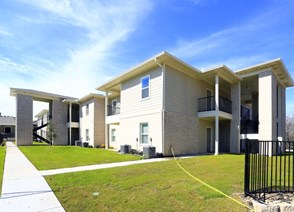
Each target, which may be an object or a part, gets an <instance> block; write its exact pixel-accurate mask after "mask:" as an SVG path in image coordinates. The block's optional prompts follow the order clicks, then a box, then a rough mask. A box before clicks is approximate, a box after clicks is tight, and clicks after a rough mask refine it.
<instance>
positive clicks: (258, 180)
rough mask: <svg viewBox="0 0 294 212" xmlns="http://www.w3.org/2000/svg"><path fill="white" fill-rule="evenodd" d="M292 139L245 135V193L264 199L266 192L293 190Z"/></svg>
mask: <svg viewBox="0 0 294 212" xmlns="http://www.w3.org/2000/svg"><path fill="white" fill-rule="evenodd" d="M293 147H294V141H258V140H249V139H246V150H245V175H244V193H245V196H251V197H253V198H254V199H256V200H258V201H261V202H265V200H266V194H268V193H284V192H292V193H293V192H294V151H293Z"/></svg>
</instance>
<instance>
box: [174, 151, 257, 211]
mask: <svg viewBox="0 0 294 212" xmlns="http://www.w3.org/2000/svg"><path fill="white" fill-rule="evenodd" d="M171 151H172V154H173V157H174V159H175V161H176V163H177V164H178V166H179V167H180V168H181V169H182V170H183V171H184V172H185V173H186V174H187V175H189V176H190V177H192V178H193V179H194V180H196V181H197V182H199V183H201V184H203V185H205V186H206V187H208V188H210V189H212V190H214V191H216V192H217V193H219V194H221V195H223V196H225V197H227V198H229V199H230V200H232V201H234V202H235V203H238V204H239V205H241V206H243V207H245V208H247V209H249V210H250V211H254V210H253V209H252V208H250V207H249V206H247V205H245V204H244V203H242V202H240V201H238V200H236V199H234V198H233V197H230V196H229V195H227V194H225V193H224V192H222V191H220V190H218V189H216V188H214V187H212V186H211V185H208V184H207V183H205V182H203V181H202V180H200V179H198V178H197V177H195V176H193V175H192V174H190V173H189V172H188V171H187V170H185V169H184V168H183V167H182V166H181V164H179V162H178V161H177V159H176V157H175V154H174V150H173V148H172V147H171Z"/></svg>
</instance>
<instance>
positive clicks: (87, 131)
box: [86, 129, 90, 141]
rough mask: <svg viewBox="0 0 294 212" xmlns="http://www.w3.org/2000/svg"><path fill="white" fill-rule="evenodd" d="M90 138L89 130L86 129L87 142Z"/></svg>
mask: <svg viewBox="0 0 294 212" xmlns="http://www.w3.org/2000/svg"><path fill="white" fill-rule="evenodd" d="M89 140H90V137H89V129H86V141H89Z"/></svg>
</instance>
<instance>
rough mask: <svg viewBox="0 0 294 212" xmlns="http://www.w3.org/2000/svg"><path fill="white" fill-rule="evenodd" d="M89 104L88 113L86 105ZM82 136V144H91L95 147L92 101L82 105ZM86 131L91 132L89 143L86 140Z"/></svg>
mask: <svg viewBox="0 0 294 212" xmlns="http://www.w3.org/2000/svg"><path fill="white" fill-rule="evenodd" d="M87 104H89V113H88V114H87V112H86V105H87ZM80 110H81V117H80V136H81V141H82V142H89V145H92V146H94V100H93V99H91V100H89V101H86V102H84V103H82V104H81V105H80ZM86 129H88V130H89V139H90V140H89V141H87V140H86Z"/></svg>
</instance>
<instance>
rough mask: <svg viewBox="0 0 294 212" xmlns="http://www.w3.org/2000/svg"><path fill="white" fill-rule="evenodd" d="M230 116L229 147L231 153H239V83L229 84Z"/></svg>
mask: <svg viewBox="0 0 294 212" xmlns="http://www.w3.org/2000/svg"><path fill="white" fill-rule="evenodd" d="M231 91H232V93H231V99H232V117H233V119H232V120H231V126H230V147H229V151H230V152H231V153H240V102H241V86H240V83H236V84H233V85H231Z"/></svg>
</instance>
